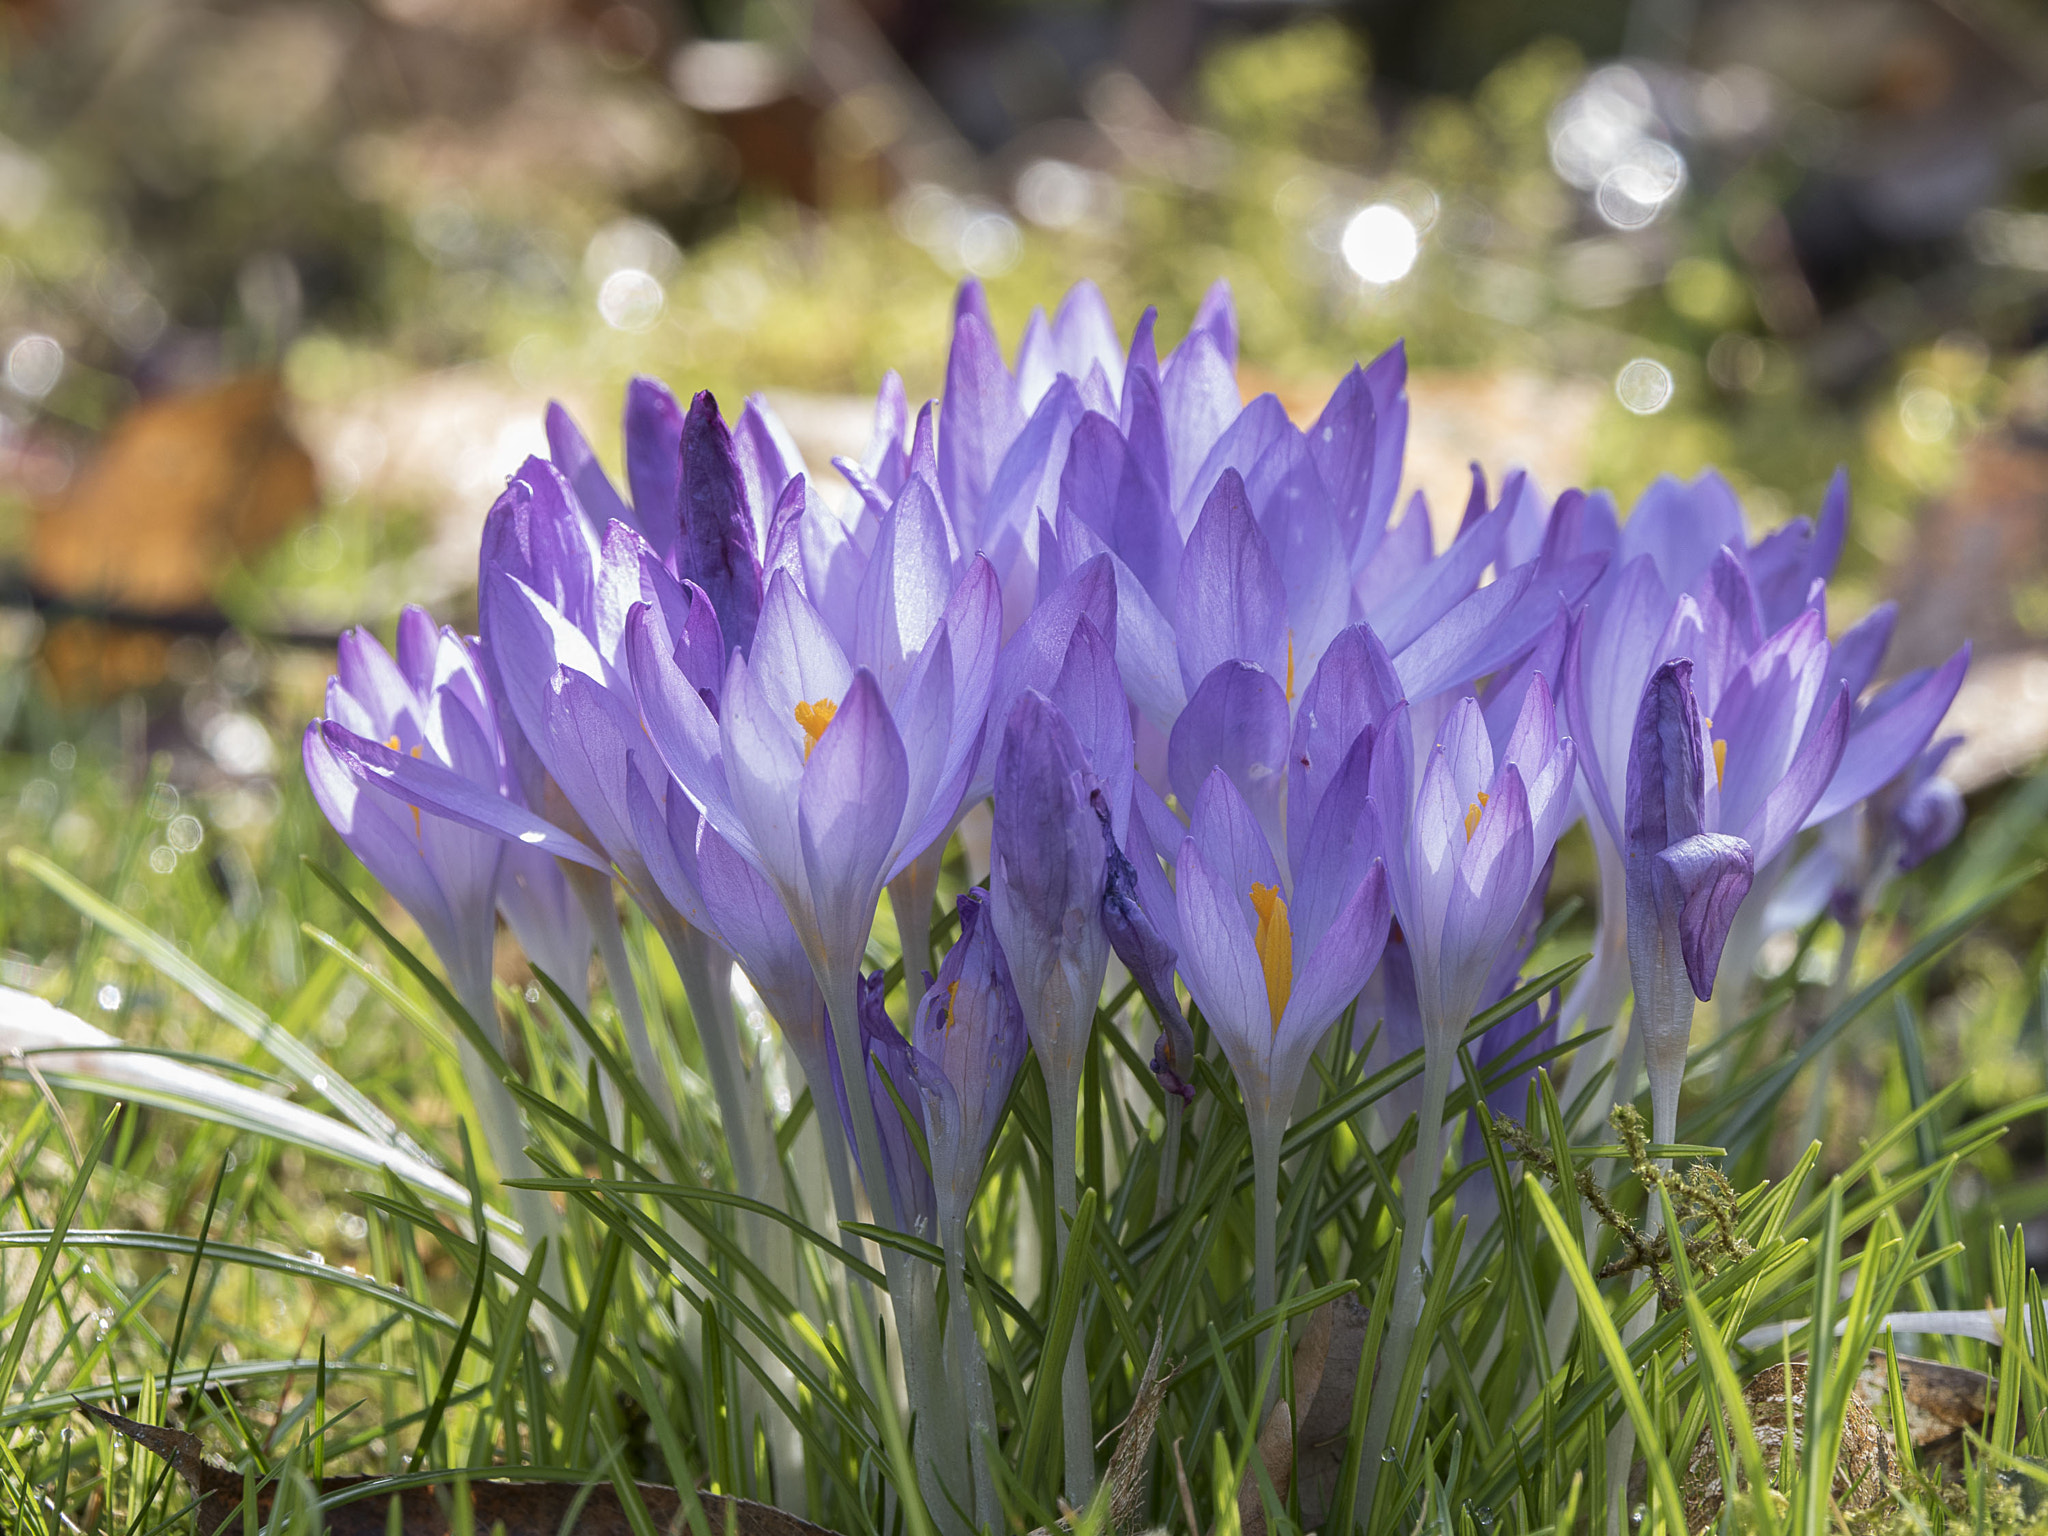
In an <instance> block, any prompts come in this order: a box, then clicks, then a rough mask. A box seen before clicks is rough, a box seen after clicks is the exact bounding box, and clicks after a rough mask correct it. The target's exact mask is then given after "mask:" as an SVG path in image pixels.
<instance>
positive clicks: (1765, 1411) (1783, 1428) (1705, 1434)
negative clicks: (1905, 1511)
mask: <svg viewBox="0 0 2048 1536" xmlns="http://www.w3.org/2000/svg"><path fill="white" fill-rule="evenodd" d="M1788 1370H1789V1371H1790V1373H1791V1374H1790V1387H1789V1391H1788V1388H1787V1375H1786V1373H1787V1371H1788ZM1788 1397H1789V1398H1790V1400H1791V1406H1790V1412H1789V1413H1788V1412H1787V1407H1786V1400H1787V1398H1788ZM1742 1400H1743V1402H1744V1403H1745V1404H1746V1405H1747V1406H1748V1409H1749V1421H1750V1423H1751V1424H1752V1425H1753V1426H1754V1427H1755V1430H1756V1440H1757V1447H1758V1449H1760V1450H1761V1451H1762V1452H1763V1458H1764V1471H1765V1472H1766V1474H1767V1475H1768V1476H1769V1477H1770V1480H1771V1482H1772V1483H1773V1484H1776V1483H1777V1481H1778V1464H1779V1461H1780V1460H1781V1459H1782V1458H1783V1457H1785V1456H1787V1455H1789V1456H1792V1457H1795V1458H1796V1457H1797V1456H1798V1455H1799V1432H1800V1429H1801V1428H1802V1427H1803V1426H1804V1424H1805V1422H1806V1362H1805V1361H1803V1360H1795V1361H1793V1362H1792V1364H1791V1365H1790V1366H1789V1367H1787V1366H1784V1365H1774V1366H1772V1367H1770V1369H1768V1370H1766V1371H1762V1372H1759V1373H1758V1374H1757V1376H1756V1378H1755V1379H1754V1380H1752V1381H1751V1382H1750V1384H1749V1385H1748V1386H1747V1387H1745V1388H1744V1389H1743V1393H1742ZM1788 1424H1789V1426H1790V1428H1789V1429H1788V1427H1787V1426H1788ZM1728 1432H1729V1435H1730V1436H1731V1441H1730V1448H1731V1449H1733V1448H1734V1445H1733V1440H1732V1436H1733V1435H1734V1426H1733V1425H1730V1426H1729V1430H1728ZM1738 1455H1739V1453H1738ZM1737 1475H1738V1476H1740V1475H1741V1474H1740V1472H1739V1470H1738V1473H1737ZM1892 1476H1893V1466H1892V1455H1891V1447H1890V1442H1889V1441H1887V1440H1886V1438H1885V1433H1884V1431H1883V1429H1881V1428H1880V1427H1879V1426H1878V1422H1877V1419H1876V1417H1875V1416H1874V1415H1873V1414H1872V1413H1871V1411H1870V1409H1869V1408H1867V1407H1866V1406H1865V1405H1864V1404H1863V1402H1862V1400H1861V1399H1860V1398H1858V1397H1856V1396H1855V1395H1853V1394H1852V1395H1851V1396H1850V1398H1849V1411H1848V1414H1847V1416H1846V1417H1845V1418H1844V1419H1843V1421H1842V1445H1841V1453H1840V1455H1838V1456H1837V1457H1836V1459H1835V1478H1834V1488H1833V1494H1834V1499H1835V1502H1836V1503H1837V1504H1839V1505H1840V1506H1841V1508H1842V1510H1843V1512H1844V1513H1846V1514H1854V1513H1857V1512H1859V1511H1861V1510H1866V1509H1871V1508H1874V1507H1875V1506H1876V1504H1877V1502H1878V1501H1879V1500H1880V1499H1881V1498H1883V1497H1884V1489H1885V1484H1886V1482H1887V1481H1889V1480H1890V1479H1891V1478H1892ZM1678 1493H1679V1497H1680V1498H1682V1499H1683V1500H1684V1501H1685V1526H1686V1529H1687V1530H1688V1531H1692V1532H1695V1533H1697V1532H1703V1531H1706V1530H1709V1529H1711V1528H1712V1526H1713V1524H1714V1521H1715V1520H1716V1519H1717V1518H1719V1516H1720V1513H1721V1504H1722V1500H1723V1497H1724V1490H1723V1488H1722V1486H1721V1464H1720V1460H1719V1458H1718V1457H1717V1456H1716V1454H1715V1452H1714V1436H1713V1432H1712V1431H1711V1430H1704V1431H1702V1432H1701V1434H1700V1438H1699V1443H1698V1444H1696V1445H1695V1446H1694V1447H1693V1448H1692V1455H1691V1457H1690V1458H1688V1460H1687V1462H1686V1468H1685V1476H1684V1478H1683V1479H1682V1480H1681V1481H1680V1483H1679V1485H1678Z"/></svg>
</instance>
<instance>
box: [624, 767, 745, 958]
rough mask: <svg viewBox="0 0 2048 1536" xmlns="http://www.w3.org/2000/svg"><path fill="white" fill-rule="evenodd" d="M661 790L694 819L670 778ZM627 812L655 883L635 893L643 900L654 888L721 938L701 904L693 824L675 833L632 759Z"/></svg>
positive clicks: (686, 918)
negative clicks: (686, 830) (688, 828)
mask: <svg viewBox="0 0 2048 1536" xmlns="http://www.w3.org/2000/svg"><path fill="white" fill-rule="evenodd" d="M662 795H663V800H665V801H667V802H669V803H670V804H672V803H673V802H674V801H677V800H681V801H682V802H683V806H684V808H685V815H686V817H687V819H688V820H689V821H690V822H691V823H694V822H695V820H696V818H697V810H696V807H694V806H692V805H690V803H689V801H688V799H687V798H685V797H684V796H683V795H682V794H681V793H680V792H679V791H678V790H677V789H675V788H674V787H673V786H672V785H671V784H669V783H667V782H664V783H663V785H662ZM626 812H627V815H628V816H629V817H630V818H631V822H632V828H633V841H634V843H635V844H636V845H637V846H638V848H639V850H640V858H641V861H642V863H643V864H644V865H645V867H646V869H647V873H648V875H649V876H650V877H651V878H652V879H653V881H654V886H655V891H654V892H653V893H650V892H645V891H643V892H639V893H637V894H638V895H639V896H640V898H641V899H642V900H643V901H644V900H646V899H647V897H648V896H649V895H650V894H659V895H660V897H661V899H662V900H663V901H665V902H667V903H668V905H669V906H670V907H672V908H673V909H674V910H675V911H676V912H677V913H678V914H679V915H680V916H681V917H682V919H683V921H685V922H686V923H689V924H690V925H691V926H692V927H693V928H696V929H698V930H700V931H702V932H710V933H712V936H713V937H714V938H719V939H720V942H724V940H723V938H722V936H720V935H719V934H717V933H716V932H715V931H714V929H713V924H712V921H711V918H710V915H709V913H708V911H707V910H706V907H705V904H704V894H703V886H702V884H701V882H700V878H699V874H698V870H697V868H696V865H697V844H696V837H695V827H694V825H692V826H691V827H690V830H689V832H688V834H686V835H685V836H682V837H678V836H676V835H674V831H673V830H672V828H671V825H670V820H669V805H665V804H664V803H663V801H662V800H657V799H656V798H655V792H654V791H653V790H652V789H650V788H649V787H648V784H647V776H646V775H645V774H643V773H642V772H641V771H640V768H639V765H638V764H637V763H636V764H635V765H634V766H633V767H632V769H631V770H629V772H628V773H627V776H626ZM727 947H728V948H731V947H732V946H730V945H727Z"/></svg>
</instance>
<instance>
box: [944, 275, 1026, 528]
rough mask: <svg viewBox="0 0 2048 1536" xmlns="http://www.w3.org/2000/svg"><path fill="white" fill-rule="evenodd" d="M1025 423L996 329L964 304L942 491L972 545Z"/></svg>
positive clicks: (947, 415) (949, 393) (949, 376)
mask: <svg viewBox="0 0 2048 1536" xmlns="http://www.w3.org/2000/svg"><path fill="white" fill-rule="evenodd" d="M963 291H964V290H963ZM1023 426H1024V411H1023V408H1022V407H1021V406H1020V405H1019V404H1018V402H1017V387H1016V384H1015V382H1014V381H1013V380H1012V379H1011V377H1010V371H1009V369H1007V368H1005V367H1004V366H1003V354H1002V349H1001V348H1000V347H998V346H997V345H996V338H995V332H994V331H992V330H991V329H990V328H989V325H988V321H987V319H986V318H985V316H984V315H982V314H978V313H976V312H975V311H974V309H973V308H972V307H971V306H968V307H963V309H962V311H961V313H960V314H959V316H958V318H957V319H956V320H955V321H954V325H953V350H952V353H951V354H950V355H949V356H948V357H947V359H946V392H945V394H944V395H943V396H942V397H941V404H940V406H939V493H940V495H941V496H942V497H943V498H944V500H945V503H946V508H947V510H948V511H949V512H950V513H951V514H952V516H953V519H954V525H955V527H957V528H958V529H959V530H960V531H961V534H962V541H963V543H967V544H968V547H970V548H971V547H973V543H974V542H976V541H974V540H972V539H971V538H970V537H969V536H970V535H972V534H973V533H974V532H976V531H978V522H977V521H976V519H978V517H979V515H980V512H981V507H982V503H983V501H984V500H985V499H986V498H987V496H988V490H989V486H990V485H991V484H992V483H993V482H994V480H995V476H996V467H997V466H998V465H999V464H1001V463H1002V461H1003V455H1004V453H1006V452H1007V451H1008V450H1009V447H1010V444H1011V442H1012V441H1013V440H1014V439H1015V438H1016V436H1017V434H1018V432H1019V431H1021V430H1022V429H1023Z"/></svg>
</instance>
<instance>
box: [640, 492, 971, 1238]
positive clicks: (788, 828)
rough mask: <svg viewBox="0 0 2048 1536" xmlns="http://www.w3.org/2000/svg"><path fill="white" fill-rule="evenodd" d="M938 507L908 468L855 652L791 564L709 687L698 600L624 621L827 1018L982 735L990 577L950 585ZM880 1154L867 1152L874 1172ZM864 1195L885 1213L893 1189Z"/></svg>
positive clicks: (715, 811) (648, 678)
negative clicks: (767, 889) (887, 896)
mask: <svg viewBox="0 0 2048 1536" xmlns="http://www.w3.org/2000/svg"><path fill="white" fill-rule="evenodd" d="M938 515H939V514H938V509H937V507H936V505H935V503H934V501H933V499H932V497H931V495H930V491H929V487H928V486H927V485H926V484H925V482H924V481H923V479H922V478H921V477H918V476H912V477H911V478H910V479H909V480H907V481H906V482H905V485H904V489H903V491H902V494H901V495H899V497H898V498H897V501H896V503H895V505H894V506H893V507H892V508H891V509H890V512H889V515H888V517H887V518H885V519H884V523H883V527H882V530H881V534H880V537H879V539H878V542H877V544H876V547H875V551H874V555H873V557H872V559H871V561H870V563H869V565H868V567H867V570H866V573H865V575H864V577H863V580H862V584H861V589H860V591H861V598H862V607H861V618H860V622H859V624H858V626H857V628H856V630H855V632H854V648H853V651H852V654H851V655H849V654H848V652H847V650H846V649H845V648H844V647H843V646H842V644H841V642H840V640H839V639H838V637H837V636H835V635H834V633H833V631H832V628H831V626H830V625H829V624H828V623H827V622H826V619H825V618H824V616H823V615H822V614H821V613H820V612H819V610H818V609H817V608H816V607H815V606H814V605H813V604H812V602H811V601H810V599H809V598H808V596H807V595H806V594H805V592H804V591H803V590H802V589H801V588H800V586H799V578H798V577H797V576H796V575H795V574H793V573H792V572H791V570H790V569H789V568H787V567H777V568H776V569H775V570H774V571H773V573H772V574H771V575H770V577H769V579H768V583H767V590H766V596H765V597H764V599H763V600H762V604H761V608H760V612H759V615H758V618H757V620H756V624H755V628H754V632H753V638H752V642H751V645H750V647H748V648H747V649H745V650H742V649H741V648H739V647H734V648H733V650H732V656H731V661H730V665H729V666H728V667H727V669H726V671H725V674H724V681H723V684H722V687H721V688H720V690H719V691H718V692H717V694H715V695H713V696H710V697H707V693H708V689H707V687H706V686H705V685H704V684H702V683H700V682H698V680H697V678H696V676H694V675H693V674H694V673H695V672H696V671H697V667H698V663H697V659H696V658H697V657H699V656H700V655H702V654H703V647H702V644H701V642H700V641H699V640H698V639H697V638H696V637H695V635H694V633H693V630H694V628H696V627H699V626H700V618H699V615H698V604H697V603H696V602H695V600H694V599H693V600H692V602H691V603H690V605H689V610H688V613H687V614H679V613H677V612H676V611H675V609H674V608H673V606H672V605H670V604H665V603H663V602H661V601H659V600H657V601H654V602H642V603H639V604H638V605H637V606H635V607H634V608H633V609H632V611H631V613H630V615H629V617H628V620H627V625H626V627H627V630H628V639H627V646H626V650H627V653H628V662H627V665H628V667H629V669H630V673H631V676H632V679H633V682H634V684H635V685H636V688H637V693H638V699H639V705H640V709H641V712H642V714H643V715H644V718H645V720H646V725H647V730H648V731H649V732H650V733H651V735H652V738H653V741H654V743H655V745H656V747H657V748H658V749H659V751H660V754H661V757H662V759H663V760H664V761H665V762H666V763H667V765H668V767H669V769H670V770H671V771H672V772H673V773H674V774H675V776H676V777H677V779H678V780H679V781H680V782H681V784H682V786H683V788H684V789H685V790H686V791H687V793H688V794H689V796H690V798H691V799H692V801H694V802H695V803H696V805H697V806H698V807H699V809H701V810H702V811H703V813H704V815H705V817H706V818H707V819H708V820H709V821H710V823H711V825H712V826H713V828H714V829H715V830H716V831H717V832H718V834H719V835H720V837H722V838H723V839H724V840H725V841H726V842H727V843H729V844H731V846H732V847H733V848H734V849H735V850H736V851H737V852H738V853H739V854H740V855H741V856H742V857H743V858H745V859H747V860H748V861H749V862H750V863H752V864H753V865H754V866H755V868H757V869H758V870H759V871H760V872H761V873H762V875H763V876H765V877H766V879H767V881H768V883H769V885H770V886H771V887H772V888H773V889H774V891H775V893H776V895H777V896H778V898H779V899H780V900H781V902H782V905H783V907H784V910H785V911H786V912H787V914H788V916H789V919H790V922H791V925H792V926H793V927H794V929H795V931H796V933H797V936H798V938H799V939H800V940H801V941H802V944H803V948H804V953H805V955H806V956H807V958H808V959H809V960H810V963H811V968H812V973H813V975H814V977H815V978H816V980H817V983H818V987H819V990H820V992H821V994H822V995H823V996H824V998H825V1001H826V1005H827V1008H828V1010H829V1011H830V1013H831V1015H832V1016H833V1017H835V1018H850V1017H852V1016H853V1015H854V1001H853V991H854V981H855V978H856V976H857V973H858V968H859V965H860V959H861V956H862V954H863V952H864V950H865V948H866V944H867V937H868V931H869V929H870V927H871V925H872V923H873V919H874V909H875V902H876V900H877V898H878V897H879V895H880V894H881V891H882V888H883V886H884V885H885V884H886V883H887V882H888V881H889V879H891V878H892V877H893V876H894V875H896V874H898V873H900V872H901V871H902V869H903V868H904V867H905V866H906V865H907V864H908V863H909V862H910V861H911V860H913V859H914V858H916V857H917V856H918V855H919V854H921V853H922V852H924V850H925V849H926V848H928V847H930V846H931V844H932V843H933V842H934V840H936V839H937V838H938V837H939V836H941V835H942V834H943V833H944V832H945V831H946V830H947V829H948V828H949V827H950V826H951V825H952V823H953V819H954V817H955V815H956V814H957V812H958V808H959V805H960V797H961V794H962V791H963V790H964V789H965V787H966V782H967V776H968V773H969V772H970V770H971V769H972V767H973V764H974V758H975V754H976V752H977V750H978V748H979V745H980V737H981V728H982V720H983V717H984V714H985V711H986V708H987V702H988V689H989V682H990V678H991V674H992V670H993V665H994V657H995V651H996V633H995V630H996V622H997V614H996V607H995V583H994V574H993V572H992V571H990V570H989V569H988V567H987V565H986V562H983V561H979V560H976V561H974V562H971V563H970V564H969V566H968V568H967V573H966V575H965V577H964V578H962V579H961V580H959V581H958V582H957V583H956V582H955V581H954V579H953V566H952V561H951V558H950V553H949V546H948V545H947V544H946V542H945V540H944V538H943V536H942V535H940V534H935V525H936V520H937V518H938ZM656 585H657V587H658V585H659V584H658V583H657V584H656ZM656 596H657V599H658V598H659V596H660V593H659V591H657V593H656ZM714 616H715V615H714ZM721 622H722V621H721ZM702 627H706V628H708V625H703V626H702ZM714 706H715V707H714ZM836 1046H837V1050H838V1052H839V1058H840V1065H841V1068H842V1070H843V1071H846V1072H848V1073H851V1072H852V1070H853V1069H854V1067H855V1065H856V1062H855V1060H854V1055H855V1053H856V1051H857V1049H858V1042H857V1041H856V1040H855V1039H853V1038H852V1036H851V1035H850V1034H848V1033H846V1032H841V1034H840V1035H839V1036H838V1037H836ZM853 1113H854V1116H855V1120H854V1126H853V1129H854V1132H855V1138H856V1140H857V1141H861V1142H863V1143H866V1142H869V1141H871V1140H872V1138H873V1136H874V1134H875V1133H874V1127H873V1123H872V1120H871V1118H869V1117H868V1116H867V1115H866V1113H865V1109H864V1107H863V1105H862V1104H861V1103H860V1102H855V1104H854V1107H853ZM880 1162H881V1151H880V1148H879V1147H878V1146H867V1147H866V1150H865V1152H864V1154H863V1163H864V1165H865V1166H867V1167H870V1168H873V1167H877V1166H879V1165H880ZM869 1195H870V1198H871V1199H872V1200H874V1202H875V1203H876V1205H877V1208H878V1212H879V1213H881V1214H884V1215H886V1212H885V1211H882V1210H881V1208H882V1207H883V1206H885V1205H886V1203H887V1200H888V1195H887V1192H886V1190H882V1189H877V1188H872V1187H871V1188H870V1190H869Z"/></svg>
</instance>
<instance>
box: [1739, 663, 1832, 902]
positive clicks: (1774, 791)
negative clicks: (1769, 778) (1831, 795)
mask: <svg viewBox="0 0 2048 1536" xmlns="http://www.w3.org/2000/svg"><path fill="white" fill-rule="evenodd" d="M1848 737H1849V695H1848V694H1847V693H1846V692H1844V693H1839V694H1837V695H1836V696H1835V702H1834V703H1833V704H1832V705H1830V706H1829V707H1828V709H1827V711H1826V713H1825V714H1823V715H1822V716H1821V723H1820V725H1819V726H1818V727H1817V728H1816V729H1815V731H1814V732H1813V734H1812V735H1811V736H1809V737H1807V738H1806V740H1805V742H1804V743H1802V744H1801V746H1800V748H1799V750H1798V752H1797V753H1796V754H1794V756H1793V758H1792V761H1791V762H1790V763H1789V764H1788V765H1787V766H1786V769H1785V772H1784V775H1783V776H1782V777H1781V778H1780V779H1779V780H1778V782H1777V783H1776V784H1775V785H1773V786H1772V788H1771V791H1770V793H1769V794H1768V795H1766V796H1765V797H1764V801H1763V804H1762V805H1761V806H1759V807H1758V808H1757V810H1756V812H1755V814H1754V815H1752V816H1751V817H1750V818H1749V821H1748V824H1747V825H1745V826H1744V827H1743V828H1742V835H1743V837H1744V838H1746V839H1747V840H1748V842H1749V843H1750V846H1751V848H1752V849H1753V851H1754V852H1755V855H1756V859H1757V862H1758V863H1759V864H1769V863H1770V862H1771V860H1772V859H1774V858H1776V857H1777V856H1778V852H1779V850H1780V849H1782V848H1783V847H1784V846H1785V845H1786V844H1787V843H1789V842H1790V841H1791V840H1792V837H1793V835H1794V834H1795V833H1797V832H1798V830H1799V829H1800V828H1801V827H1802V826H1806V825H1809V824H1811V822H1812V821H1813V820H1814V817H1813V810H1814V807H1815V805H1816V803H1817V802H1818V801H1819V800H1820V799H1821V797H1822V795H1823V794H1824V793H1825V791H1826V789H1827V787H1828V785H1829V781H1830V780H1831V779H1833V778H1835V777H1836V776H1837V773H1838V769H1839V767H1840V764H1841V762H1842V760H1843V756H1844V748H1845V746H1846V744H1847V742H1848Z"/></svg>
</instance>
